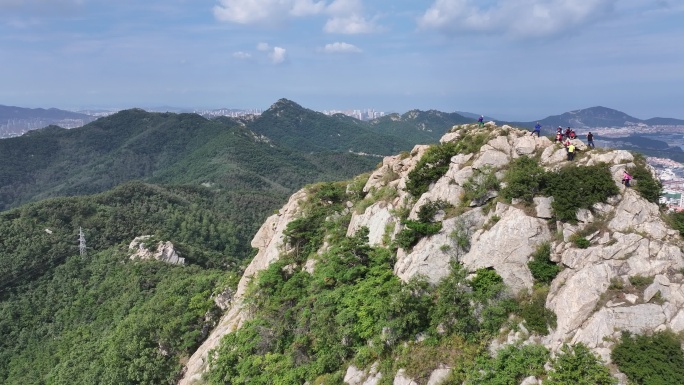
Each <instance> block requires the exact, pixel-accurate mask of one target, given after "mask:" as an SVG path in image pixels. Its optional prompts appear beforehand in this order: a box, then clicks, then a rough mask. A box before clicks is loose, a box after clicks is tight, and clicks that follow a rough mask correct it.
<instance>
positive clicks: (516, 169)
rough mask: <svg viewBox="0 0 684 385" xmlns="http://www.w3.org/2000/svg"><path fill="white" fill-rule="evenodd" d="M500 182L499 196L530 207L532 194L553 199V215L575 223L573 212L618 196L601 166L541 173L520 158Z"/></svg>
mask: <svg viewBox="0 0 684 385" xmlns="http://www.w3.org/2000/svg"><path fill="white" fill-rule="evenodd" d="M504 180H505V181H506V182H507V185H506V187H505V188H504V189H503V190H502V196H503V197H504V198H506V199H508V200H511V199H514V198H517V199H521V200H523V202H526V203H531V202H532V198H534V196H535V195H536V194H540V195H542V194H543V195H547V196H552V197H553V199H554V200H553V203H552V204H551V207H552V208H553V211H554V214H555V216H556V218H557V219H559V220H561V221H569V222H574V221H576V215H577V210H578V209H580V208H585V209H590V208H591V207H592V206H593V205H594V204H595V203H598V202H605V201H606V200H607V199H608V198H609V197H611V196H614V195H617V194H618V193H619V189H618V187H617V186H616V185H615V182H614V181H613V178H612V177H611V175H610V170H609V168H608V166H606V165H605V164H599V165H595V166H574V165H573V166H566V167H563V168H561V169H560V170H558V171H555V172H545V171H544V170H543V168H542V167H541V166H540V165H539V164H538V163H537V161H536V160H534V159H532V158H529V157H524V156H523V157H520V158H518V159H516V160H515V161H513V162H512V163H511V166H510V168H509V169H508V170H507V171H506V175H505V177H504Z"/></svg>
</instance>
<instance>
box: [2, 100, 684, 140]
mask: <svg viewBox="0 0 684 385" xmlns="http://www.w3.org/2000/svg"><path fill="white" fill-rule="evenodd" d="M289 107H293V108H294V109H293V110H292V111H290V112H291V113H292V114H294V115H296V114H298V113H303V114H304V115H303V116H294V115H293V116H291V118H293V119H290V120H291V122H292V123H294V122H296V124H295V125H296V126H300V127H305V129H309V128H307V127H309V125H308V123H307V122H309V123H310V122H311V121H312V119H313V121H315V120H316V119H318V116H319V115H324V114H322V113H319V112H315V111H313V110H310V109H306V108H303V107H301V106H300V105H298V104H297V103H295V102H292V101H290V100H287V99H281V100H279V101H278V102H276V103H274V104H273V105H272V106H271V108H270V109H268V110H266V111H264V112H263V114H264V115H266V117H267V119H262V120H261V121H260V122H259V123H257V124H256V127H255V129H256V130H255V131H263V134H264V135H266V136H269V137H273V138H278V137H281V136H282V130H283V128H273V127H271V128H269V125H270V123H268V120H269V118H268V116H269V114H277V113H278V109H283V108H285V109H287V108H289ZM154 110H155V111H170V112H177V113H183V112H186V110H185V109H182V108H176V107H159V108H156V109H154ZM226 110H229V109H226ZM333 117H334V118H335V119H336V121H337V122H335V123H333V125H332V126H328V127H326V129H332V130H334V129H335V128H334V126H335V125H337V124H340V126H339V127H338V128H344V127H345V126H346V125H347V124H350V126H355V127H356V128H353V130H355V131H358V130H364V129H366V128H370V130H371V131H373V130H374V129H378V128H380V129H388V130H390V131H393V132H394V133H396V134H398V135H399V138H404V139H408V141H411V142H414V143H420V142H425V143H428V142H433V141H436V140H439V138H440V137H441V135H442V134H443V133H444V132H445V131H446V130H448V128H450V127H451V126H453V125H454V124H463V123H469V122H473V121H476V120H477V118H479V117H480V115H479V114H474V113H471V112H464V111H457V112H441V111H437V110H429V111H421V110H411V111H408V112H406V113H404V114H398V113H393V114H389V115H386V116H384V117H381V118H378V119H374V120H371V121H368V122H362V121H359V120H357V119H355V118H352V117H349V116H346V115H343V114H336V115H333ZM279 118H280V117H279ZM96 119H97V117H94V116H91V115H87V114H83V113H78V112H71V111H65V110H59V109H56V108H50V109H43V108H22V107H13V106H3V105H0V139H1V138H8V137H13V136H19V135H22V134H24V133H26V132H28V131H30V130H35V129H39V128H43V127H47V126H49V125H56V126H60V127H63V128H74V127H80V126H83V125H85V124H87V123H89V122H92V121H94V120H96ZM239 120H240V118H238V120H237V121H239ZM243 120H244V119H243ZM247 120H248V121H251V120H254V119H251V118H250V119H247ZM485 120H494V121H497V122H499V123H507V124H510V125H513V126H518V127H525V128H532V127H534V125H535V124H536V123H537V122H539V123H540V124H542V126H545V127H547V128H548V127H557V126H561V127H573V128H597V127H630V126H639V125H647V126H681V125H684V120H682V119H675V118H661V117H656V118H650V119H639V118H635V117H633V116H630V115H628V114H626V113H624V112H621V111H618V110H614V109H611V108H606V107H600V106H598V107H590V108H584V109H581V110H575V111H570V112H566V113H563V114H560V115H552V116H548V117H546V118H543V119H538V120H534V121H531V122H519V121H510V122H506V121H501V120H498V119H496V118H493V117H489V116H485ZM331 122H332V121H331ZM366 123H368V124H370V126H368V125H367V124H366ZM347 128H349V127H347ZM310 129H311V132H309V133H310V134H313V136H309V137H307V138H306V139H307V140H305V142H306V143H308V144H306V143H304V144H303V145H304V146H305V147H306V146H311V145H313V143H315V142H316V141H318V140H319V139H321V138H322V137H321V135H320V133H319V132H318V131H319V130H318V129H317V128H313V127H311V128H310ZM416 129H417V130H418V131H416ZM279 130H280V131H281V132H279ZM355 131H352V132H347V133H346V134H347V135H350V136H352V137H356V136H357V135H356V134H357V132H355ZM421 131H422V134H421ZM402 132H403V133H404V134H409V135H410V137H409V138H406V137H405V136H402V135H401V133H402ZM338 134H339V135H340V136H339V137H338V140H337V141H338V142H339V141H342V142H344V139H343V138H342V136H341V135H342V132H336V133H335V134H333V135H338ZM327 139H331V137H328V138H327ZM332 139H334V138H332ZM368 139H372V138H371V137H367V138H360V142H365V141H366V140H368ZM333 141H335V140H333ZM345 143H347V144H349V143H348V142H345ZM352 144H353V142H352ZM397 145H399V146H401V145H402V144H401V143H397ZM313 146H314V147H316V145H313ZM394 149H396V147H395V148H394ZM392 152H393V150H390V153H392Z"/></svg>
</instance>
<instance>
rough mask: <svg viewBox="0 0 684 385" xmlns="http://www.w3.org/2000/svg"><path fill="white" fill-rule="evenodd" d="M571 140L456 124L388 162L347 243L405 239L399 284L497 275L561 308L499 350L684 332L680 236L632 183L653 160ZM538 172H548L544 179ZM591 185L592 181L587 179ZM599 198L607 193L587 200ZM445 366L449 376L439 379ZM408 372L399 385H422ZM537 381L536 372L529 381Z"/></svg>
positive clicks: (292, 212) (281, 243) (369, 187)
mask: <svg viewBox="0 0 684 385" xmlns="http://www.w3.org/2000/svg"><path fill="white" fill-rule="evenodd" d="M573 143H574V144H575V145H576V146H577V148H578V151H579V154H578V155H577V157H576V158H575V159H574V160H572V161H570V160H568V157H567V152H566V149H565V148H564V147H563V146H561V145H560V144H557V143H553V142H552V141H551V140H549V139H548V138H546V137H536V136H532V135H530V133H529V132H528V131H525V130H519V129H516V128H512V127H509V126H502V127H499V126H496V125H495V124H494V123H493V122H489V123H486V124H485V126H484V127H482V128H478V127H477V126H475V125H460V126H454V127H453V128H452V129H451V130H450V132H448V133H447V134H446V135H444V137H443V138H442V140H441V144H440V145H437V146H425V145H418V146H416V147H414V148H413V150H412V151H410V152H408V153H404V154H401V155H394V156H389V157H385V158H384V159H383V161H382V163H381V164H380V165H379V166H378V168H377V169H376V170H375V171H373V172H372V173H371V174H370V175H369V176H368V179H367V181H366V182H365V184H364V185H363V187H362V189H360V190H359V192H358V193H359V198H358V202H356V203H355V202H352V201H350V202H348V203H347V204H346V205H345V206H344V207H345V210H347V211H346V212H347V213H349V212H350V213H351V217H350V220H349V222H348V228H347V236H350V237H351V236H354V235H355V234H357V233H358V232H359V231H361V229H364V230H363V231H364V232H365V231H366V230H365V229H367V233H368V243H369V245H371V246H379V247H391V245H395V246H396V247H397V249H396V261H395V263H394V268H393V269H394V274H395V275H396V276H398V277H399V278H400V279H401V280H402V281H406V282H408V281H410V280H411V279H413V278H419V277H422V278H423V279H425V280H426V281H427V282H429V283H430V284H437V283H438V282H440V280H442V279H443V278H444V277H446V276H447V275H448V274H449V272H450V270H451V266H452V264H454V263H458V264H460V265H462V266H463V267H464V268H465V269H466V270H467V272H469V273H470V274H476V273H477V272H478V271H482V269H488V270H493V271H495V272H496V273H497V274H498V276H500V277H501V279H503V282H504V283H505V285H506V286H507V287H508V289H509V293H510V295H512V296H525V295H528V294H526V293H533V294H532V295H533V297H534V295H537V294H538V293H542V294H543V295H544V298H542V300H543V303H544V306H543V307H542V308H543V309H546V310H544V312H548V313H549V314H551V313H552V314H555V316H554V317H555V318H554V319H555V322H553V323H549V325H548V332H547V333H540V332H539V331H538V330H535V329H534V328H533V327H532V326H531V325H529V324H527V323H526V322H522V323H521V324H520V325H521V329H520V330H521V331H518V332H515V333H514V332H513V331H511V332H510V333H509V334H508V335H507V336H504V338H503V342H500V340H497V342H495V343H493V344H492V347H491V348H492V349H493V350H496V349H499V348H501V346H503V345H506V344H509V343H537V344H541V345H543V346H545V347H546V348H548V349H550V350H551V351H554V352H556V351H559V349H561V347H562V346H563V345H564V344H571V345H572V344H577V343H582V344H584V345H586V346H587V347H589V348H590V349H592V350H593V351H594V352H595V353H596V354H599V355H600V356H601V357H602V358H603V360H605V361H608V362H609V361H610V352H611V349H612V348H613V347H614V345H615V343H616V341H617V340H618V339H619V336H620V333H621V332H622V331H629V332H632V333H637V334H643V333H652V332H656V331H662V330H672V331H674V332H676V333H678V332H681V331H684V310H682V309H683V307H684V275H683V274H682V269H684V256H683V255H682V252H681V246H682V241H681V240H680V237H679V234H678V232H677V231H675V230H672V229H670V228H669V227H668V225H667V224H666V223H665V221H664V220H663V219H662V218H661V215H660V212H659V208H658V206H657V205H656V204H655V203H651V202H649V201H648V200H647V199H645V198H644V197H642V195H641V194H640V191H637V190H636V189H634V187H625V186H624V185H623V184H622V183H621V180H622V175H623V173H624V171H625V170H633V169H635V168H638V167H642V168H643V167H646V168H647V166H645V165H643V164H642V163H641V161H640V159H639V158H638V157H635V156H634V155H632V154H631V153H629V152H627V151H619V150H605V149H591V150H590V149H587V148H586V146H585V145H584V144H583V143H582V142H581V141H579V140H574V141H573ZM516 167H517V168H516ZM522 167H529V170H535V171H534V173H532V172H523V171H524V170H528V169H524V168H522ZM516 170H517V171H518V174H516V172H515V171H516ZM521 170H522V171H521ZM572 170H575V171H572ZM535 173H536V174H535ZM582 173H594V174H586V175H583V174H582ZM519 174H521V175H519ZM537 174H538V175H542V176H540V177H539V179H535V178H536V177H535V175H537ZM647 174H648V173H647ZM423 177H424V178H423ZM585 177H586V178H587V179H589V180H590V181H591V183H589V184H586V185H584V184H582V183H583V182H582V180H583V179H584V178H585ZM421 178H423V179H421ZM544 178H546V179H544ZM570 178H576V180H575V181H574V182H575V183H576V184H579V185H581V186H582V187H581V188H580V189H581V191H580V193H579V195H578V196H577V197H572V199H575V200H574V201H573V200H572V199H570V200H569V202H570V208H568V207H567V202H568V199H566V198H568V197H567V196H570V195H572V194H574V193H575V192H574V187H572V185H564V184H563V183H566V182H567V181H568V179H570ZM643 178H644V179H643V181H639V180H637V182H636V183H637V184H639V183H645V182H646V180H647V179H648V177H647V176H644V177H643ZM521 180H523V181H524V183H532V184H533V183H537V182H538V181H539V180H545V182H543V183H546V186H545V187H544V188H541V187H539V186H540V185H534V186H533V188H531V189H530V190H531V191H525V190H524V189H523V190H522V191H517V190H516V189H515V188H516V187H519V186H518V184H520V183H521V182H520V181H521ZM417 181H420V183H419V182H417ZM539 183H542V182H539ZM543 183H542V184H543ZM554 184H555V185H554ZM350 186H351V184H350ZM554 186H556V187H554ZM558 186H561V187H560V192H558V191H559V190H558V188H559V187H558ZM563 186H566V187H563ZM350 188H351V187H348V191H349V189H350ZM554 188H556V190H554ZM563 188H565V189H566V190H563ZM554 191H555V192H554ZM601 193H604V194H608V195H607V196H603V197H602V198H600V199H599V198H597V199H596V200H595V201H586V200H584V198H585V197H587V196H594V195H596V194H599V195H600V194H601ZM307 194H308V190H307V189H304V190H302V191H300V192H298V193H297V194H295V195H293V196H292V198H291V199H290V201H289V202H288V203H287V205H286V206H285V207H284V208H283V209H282V210H281V211H280V212H279V213H278V214H276V215H273V216H272V217H270V218H269V219H268V220H267V221H266V223H265V224H264V225H263V226H262V228H261V230H260V231H259V233H258V234H257V236H256V237H255V239H254V241H253V246H254V247H257V248H258V249H259V253H258V255H257V256H256V257H255V258H254V260H253V261H252V263H251V264H250V266H249V268H248V269H247V272H246V273H245V276H244V277H243V279H242V281H241V282H240V288H239V289H238V292H237V294H236V296H235V298H234V300H233V303H232V307H231V309H230V310H229V312H228V313H227V315H226V316H224V319H223V320H222V323H221V325H220V326H219V327H218V328H217V329H216V330H215V331H214V333H213V334H212V336H211V337H210V338H209V340H208V343H209V344H212V343H213V344H214V346H215V344H216V343H217V341H218V340H219V339H220V337H221V336H222V335H223V334H225V333H229V332H231V331H233V330H235V329H236V328H239V327H240V325H241V324H242V322H243V321H244V320H245V319H246V318H247V317H248V314H246V313H244V312H243V310H242V307H241V305H240V303H241V301H242V300H243V299H244V293H245V288H246V287H247V284H248V282H249V281H250V280H251V279H252V277H254V276H255V275H256V274H257V273H258V272H259V271H261V270H263V269H266V268H267V267H268V266H269V265H270V264H271V263H273V262H275V261H277V260H278V259H279V258H280V255H281V253H283V252H286V251H287V250H288V248H289V246H288V244H287V242H286V237H285V236H284V231H285V229H286V228H287V225H288V223H290V222H292V221H293V220H295V219H296V218H298V217H300V216H301V215H302V214H303V210H304V209H303V208H302V207H303V206H302V205H303V202H304V200H305V198H306V197H307ZM573 202H576V205H577V206H576V207H572V204H573ZM587 202H588V203H587ZM564 205H565V206H564ZM582 205H586V206H587V207H581V206H582ZM350 209H351V211H350ZM568 213H570V214H568ZM344 214H345V213H340V214H339V215H344ZM419 225H420V226H419ZM415 229H420V230H415ZM426 229H428V230H426ZM326 247H327V244H326V243H324V244H323V246H321V250H320V251H319V253H318V254H316V255H310V256H309V261H308V262H307V263H306V267H303V269H305V270H306V271H308V272H313V271H315V269H316V262H317V260H316V259H317V255H321V253H323V252H324V251H325V250H326ZM540 250H541V252H545V253H546V255H547V258H548V261H550V262H549V263H550V264H551V266H554V269H556V270H555V271H556V272H557V273H558V274H557V275H555V274H554V275H552V276H549V277H547V278H548V283H546V286H545V289H543V290H540V289H539V286H538V284H539V282H540V279H541V278H540V277H539V275H538V272H537V271H536V270H535V268H534V265H532V264H531V263H533V262H535V261H536V258H537V256H538V255H539V254H540ZM314 254H315V253H314ZM534 293H537V294H534ZM539 295H541V294H539ZM544 328H546V326H545V327H544ZM502 332H504V331H502ZM205 345H206V343H205ZM207 346H210V345H207ZM208 350H209V348H207V347H203V348H201V349H200V350H199V351H198V353H196V354H195V355H194V356H193V357H192V358H191V360H190V363H189V364H188V369H189V370H188V372H187V373H186V376H185V378H184V380H182V381H181V384H189V383H191V382H189V381H190V379H192V378H195V379H196V378H198V376H199V375H200V373H201V372H202V370H205V369H206V365H205V361H206V354H207V351H208ZM448 369H449V368H446V367H441V368H440V369H439V370H440V372H439V373H440V374H439V375H440V376H442V377H441V378H443V375H444V370H446V371H447V372H448ZM400 373H402V374H401V378H400V379H399V380H400V381H405V382H401V383H415V382H411V381H413V380H412V379H410V378H408V377H407V376H406V374H405V373H403V372H401V371H400ZM435 373H437V372H435ZM435 373H433V374H435ZM435 375H436V374H435ZM397 376H398V377H397V378H399V374H397ZM380 377H381V375H380V373H379V372H378V370H377V367H376V368H375V369H371V370H370V371H363V370H360V369H358V368H355V367H353V366H352V367H350V369H349V371H347V376H345V381H346V382H347V383H349V384H351V383H355V384H371V383H375V382H373V381H377V380H378V378H380ZM396 381H397V379H396V378H395V383H397V382H396ZM537 381H538V380H537V379H535V378H534V377H533V378H532V379H531V380H530V382H529V383H538V382H537Z"/></svg>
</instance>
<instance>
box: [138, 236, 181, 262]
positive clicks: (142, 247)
mask: <svg viewBox="0 0 684 385" xmlns="http://www.w3.org/2000/svg"><path fill="white" fill-rule="evenodd" d="M151 240H152V236H151V235H141V236H139V237H135V239H133V241H131V243H130V244H129V245H128V249H129V250H131V251H133V252H134V253H133V255H131V259H156V260H158V261H162V262H166V263H170V264H172V265H184V264H185V258H181V257H180V256H179V255H178V253H177V252H176V249H175V248H174V246H173V243H171V242H169V241H166V242H162V241H157V242H156V246H157V247H156V249H155V250H154V251H152V249H151V248H152V247H154V245H150V243H155V242H154V241H152V242H151Z"/></svg>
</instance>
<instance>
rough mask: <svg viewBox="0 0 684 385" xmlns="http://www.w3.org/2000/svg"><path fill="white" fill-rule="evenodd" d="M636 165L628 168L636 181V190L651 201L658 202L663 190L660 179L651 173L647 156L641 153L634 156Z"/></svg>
mask: <svg viewBox="0 0 684 385" xmlns="http://www.w3.org/2000/svg"><path fill="white" fill-rule="evenodd" d="M634 164H635V167H633V168H631V169H630V170H628V172H629V173H630V175H632V177H633V178H634V180H635V181H636V187H635V188H636V190H637V191H638V192H639V194H640V195H641V196H642V197H644V199H646V200H647V201H649V202H653V203H658V199H659V198H660V195H661V193H662V190H663V185H662V183H660V181H659V180H658V179H657V178H656V177H654V176H653V174H651V171H650V169H649V168H648V164H647V163H646V158H645V157H644V156H643V155H641V154H636V155H635V156H634Z"/></svg>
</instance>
